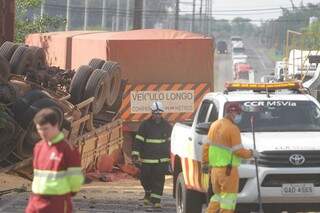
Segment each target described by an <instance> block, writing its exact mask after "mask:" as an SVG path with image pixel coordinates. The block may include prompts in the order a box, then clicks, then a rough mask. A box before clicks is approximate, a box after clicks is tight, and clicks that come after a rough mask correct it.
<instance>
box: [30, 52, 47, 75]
mask: <svg viewBox="0 0 320 213" xmlns="http://www.w3.org/2000/svg"><path fill="white" fill-rule="evenodd" d="M29 49H30V50H31V52H32V55H33V60H32V67H33V68H34V69H35V70H41V69H45V68H46V67H47V66H48V65H47V59H46V53H45V52H44V50H43V49H42V48H40V47H34V46H31V47H29Z"/></svg>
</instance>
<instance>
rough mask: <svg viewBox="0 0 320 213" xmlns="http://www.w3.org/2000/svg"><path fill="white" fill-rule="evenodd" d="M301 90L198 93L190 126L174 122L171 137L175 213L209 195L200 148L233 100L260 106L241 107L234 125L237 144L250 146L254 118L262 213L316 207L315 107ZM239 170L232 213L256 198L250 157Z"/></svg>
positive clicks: (319, 155)
mask: <svg viewBox="0 0 320 213" xmlns="http://www.w3.org/2000/svg"><path fill="white" fill-rule="evenodd" d="M301 89H302V88H301V87H300V86H299V84H298V83H286V82H283V83H271V84H261V83H260V84H241V83H232V84H229V86H228V87H227V89H226V91H225V92H224V93H208V94H207V95H206V96H205V97H204V99H203V100H202V103H201V105H200V107H199V109H198V111H197V113H196V114H195V118H194V121H193V123H192V124H191V123H190V124H182V123H177V124H176V125H175V126H174V128H173V132H172V135H171V152H172V168H173V176H174V196H175V198H176V204H177V212H178V213H201V212H202V211H201V209H202V205H203V204H204V203H205V201H206V198H208V197H209V196H210V195H211V194H212V193H210V188H211V187H209V177H208V174H203V173H201V164H200V162H201V159H202V146H203V144H205V143H208V139H207V132H208V129H209V127H210V125H211V123H212V122H214V121H215V120H217V119H220V118H222V117H223V116H224V111H225V110H224V107H225V104H226V103H227V102H238V103H240V104H241V105H242V106H243V107H244V109H245V108H246V107H251V106H254V107H261V109H262V110H260V111H258V112H250V111H244V112H243V116H242V120H241V123H240V124H239V126H240V129H241V137H242V143H243V144H244V146H245V147H247V148H249V149H250V148H253V140H252V133H251V124H250V118H251V117H252V116H255V120H256V126H255V129H256V144H257V150H258V151H259V152H261V158H260V159H259V161H258V164H259V179H260V188H261V192H262V200H263V203H264V205H265V207H266V209H265V212H270V213H276V212H281V210H287V211H289V212H290V210H292V209H293V210H292V212H296V211H298V210H302V211H307V210H318V211H319V210H320V105H319V103H318V101H317V100H316V99H314V98H313V97H312V96H310V95H308V94H306V93H305V92H301ZM239 173H240V186H239V196H238V207H239V209H238V211H237V212H250V209H251V208H255V207H256V205H257V202H258V191H257V182H256V181H257V178H256V175H255V166H254V162H253V160H243V161H242V164H241V166H240V167H239ZM208 195H209V196H208ZM270 204H271V205H270Z"/></svg>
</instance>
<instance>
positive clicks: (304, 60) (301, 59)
mask: <svg viewBox="0 0 320 213" xmlns="http://www.w3.org/2000/svg"><path fill="white" fill-rule="evenodd" d="M317 55H320V50H312V51H302V50H297V49H293V50H291V51H290V54H289V58H288V64H287V65H286V66H287V67H288V76H289V77H291V78H295V79H301V78H302V77H303V76H306V77H305V79H304V80H308V79H311V78H312V76H313V75H314V73H315V71H316V68H317V65H316V64H315V63H310V62H309V57H310V56H311V57H312V56H317Z"/></svg>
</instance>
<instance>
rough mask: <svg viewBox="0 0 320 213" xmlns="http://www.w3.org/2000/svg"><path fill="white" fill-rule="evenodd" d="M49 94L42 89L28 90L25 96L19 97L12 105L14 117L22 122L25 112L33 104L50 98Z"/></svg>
mask: <svg viewBox="0 0 320 213" xmlns="http://www.w3.org/2000/svg"><path fill="white" fill-rule="evenodd" d="M48 97H49V96H48V95H47V94H46V93H45V92H43V91H41V90H31V91H29V92H27V93H26V94H25V95H24V96H23V97H19V98H17V99H16V101H15V102H14V103H13V104H12V106H11V111H12V113H13V114H14V118H15V120H16V121H17V122H18V123H22V122H23V121H22V118H23V115H24V114H25V112H26V111H27V110H28V108H29V107H30V105H31V104H33V103H34V102H36V101H38V100H41V99H43V98H48Z"/></svg>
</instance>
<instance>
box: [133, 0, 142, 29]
mask: <svg viewBox="0 0 320 213" xmlns="http://www.w3.org/2000/svg"><path fill="white" fill-rule="evenodd" d="M143 9H144V8H143V0H134V15H133V29H141V28H142V10H143Z"/></svg>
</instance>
